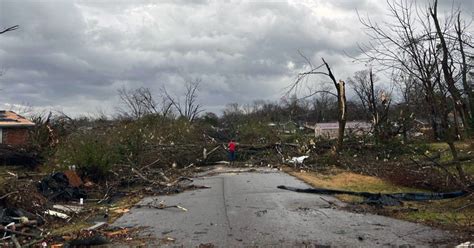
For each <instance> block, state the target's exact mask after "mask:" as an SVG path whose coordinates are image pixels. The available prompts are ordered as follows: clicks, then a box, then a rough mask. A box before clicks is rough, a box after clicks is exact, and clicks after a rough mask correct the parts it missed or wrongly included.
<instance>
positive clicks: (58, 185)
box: [38, 172, 87, 201]
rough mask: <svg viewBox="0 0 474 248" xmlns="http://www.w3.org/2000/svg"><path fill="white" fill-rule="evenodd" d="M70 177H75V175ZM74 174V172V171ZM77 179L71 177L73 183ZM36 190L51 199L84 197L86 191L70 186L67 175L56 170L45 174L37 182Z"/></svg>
mask: <svg viewBox="0 0 474 248" xmlns="http://www.w3.org/2000/svg"><path fill="white" fill-rule="evenodd" d="M68 174H70V177H72V178H75V177H76V176H77V175H75V176H73V175H71V173H68ZM74 174H75V173H74ZM76 180H77V179H73V184H76V183H77V181H76ZM38 190H39V191H40V192H41V193H42V194H43V195H44V196H45V197H47V198H48V199H49V200H51V201H59V200H64V201H70V200H78V199H80V198H86V197H87V193H86V192H85V191H84V190H82V189H80V188H78V187H75V186H72V184H71V181H69V177H68V176H67V175H66V174H65V173H62V172H56V173H53V174H51V175H48V176H46V177H45V178H43V179H42V180H41V182H40V183H39V184H38Z"/></svg>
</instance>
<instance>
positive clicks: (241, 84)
mask: <svg viewBox="0 0 474 248" xmlns="http://www.w3.org/2000/svg"><path fill="white" fill-rule="evenodd" d="M458 1H460V0H458ZM458 1H456V2H458ZM460 2H463V3H462V6H463V9H464V10H465V11H464V12H465V13H466V12H467V15H468V16H469V18H472V11H473V9H474V7H473V2H474V1H470V0H463V1H460ZM451 4H452V1H441V5H442V6H444V7H446V8H448V7H449V6H450V5H451ZM356 9H357V10H358V11H359V13H361V14H363V15H366V14H369V15H370V16H371V18H373V19H376V20H381V19H383V18H384V15H385V13H386V10H387V6H386V3H385V1H381V0H357V1H356V0H354V1H352V0H332V1H329V0H328V1H322V0H321V1H319V0H314V1H303V0H294V1H247V2H239V1H224V0H222V1H207V0H188V1H185V0H170V1H164V0H162V1H145V0H140V1H132V0H123V1H118V0H116V1H113V0H107V1H99V0H94V1H67V0H58V1H52V0H51V1H27V0H21V1H20V0H11V1H10V0H0V29H3V28H6V27H9V26H12V25H20V28H19V29H18V30H16V31H13V32H8V33H5V34H3V35H0V70H1V71H2V72H3V76H2V77H0V88H1V89H2V92H1V98H0V107H1V105H2V104H3V105H4V107H5V105H15V104H18V105H23V104H28V105H31V106H34V107H39V108H53V109H60V110H63V111H65V112H66V113H69V114H71V115H79V114H90V113H94V112H97V111H98V110H102V111H105V112H107V113H109V114H111V113H113V112H114V111H115V107H116V106H117V105H118V104H119V99H118V96H117V89H119V88H121V87H126V88H128V89H133V88H137V87H141V86H144V87H148V88H150V89H151V90H152V91H153V92H155V93H158V91H159V89H160V88H161V87H163V86H166V88H167V89H169V91H172V92H174V93H175V94H179V93H180V92H182V90H183V86H184V82H185V81H186V80H191V79H195V78H200V79H201V80H202V83H201V87H200V88H201V91H200V102H201V103H202V104H203V105H204V106H205V109H206V110H208V111H214V112H219V111H221V110H222V108H223V107H224V106H225V105H226V104H228V103H232V102H238V103H241V104H246V103H250V102H252V101H253V100H257V99H263V100H279V99H280V98H281V97H282V95H283V92H284V88H285V87H286V86H288V85H289V84H291V82H293V81H294V78H295V75H296V73H297V72H298V71H299V70H301V68H302V66H303V64H304V63H303V60H302V58H301V57H300V56H299V55H298V50H300V51H302V52H303V53H304V54H306V55H307V56H308V57H310V58H311V59H313V60H314V61H315V64H317V63H319V62H320V58H321V57H324V58H325V59H326V60H327V61H328V62H329V63H330V64H331V65H332V67H333V70H334V73H335V74H336V77H337V78H338V79H346V78H347V77H348V76H351V75H352V73H353V72H354V71H356V70H359V69H361V68H362V65H360V64H356V63H353V62H352V61H351V59H350V58H348V57H346V56H345V54H346V53H347V54H351V55H357V53H358V49H357V43H358V42H364V41H365V40H366V37H365V36H364V35H363V31H362V29H361V25H360V24H359V21H358V18H357V14H356ZM315 83H317V82H315Z"/></svg>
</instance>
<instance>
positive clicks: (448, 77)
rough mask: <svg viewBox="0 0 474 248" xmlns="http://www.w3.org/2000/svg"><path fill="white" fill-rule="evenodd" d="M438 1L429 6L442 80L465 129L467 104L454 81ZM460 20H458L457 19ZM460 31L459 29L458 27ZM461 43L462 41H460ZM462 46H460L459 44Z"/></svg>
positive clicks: (466, 124) (450, 56) (450, 57)
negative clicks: (438, 44)
mask: <svg viewBox="0 0 474 248" xmlns="http://www.w3.org/2000/svg"><path fill="white" fill-rule="evenodd" d="M437 5H438V1H437V0H435V1H434V4H433V6H431V7H430V8H429V11H430V15H431V17H432V18H433V22H434V24H435V27H436V33H437V36H438V37H437V38H438V39H439V42H440V46H441V50H442V55H443V56H442V60H441V68H442V70H443V75H444V81H445V83H446V84H447V88H448V91H449V93H450V95H451V97H452V98H453V100H454V106H455V108H456V111H458V113H459V114H460V117H461V120H462V122H463V126H464V128H465V129H466V130H468V129H469V123H468V112H469V111H468V109H467V105H466V104H465V102H464V100H463V98H462V96H461V92H460V90H459V89H458V88H457V86H456V81H455V80H454V75H453V73H454V71H453V70H454V69H453V63H454V62H453V60H452V54H451V52H450V49H448V44H447V41H446V38H445V35H446V33H445V31H444V30H442V29H441V26H440V23H439V20H438V12H437V7H438V6H437ZM458 18H459V15H458ZM459 22H460V21H459ZM459 31H460V29H459ZM461 45H462V42H461ZM461 47H462V46H461Z"/></svg>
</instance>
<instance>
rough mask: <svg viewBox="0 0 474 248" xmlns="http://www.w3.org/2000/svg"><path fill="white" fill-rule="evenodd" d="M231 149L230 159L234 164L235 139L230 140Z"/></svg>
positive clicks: (231, 163) (229, 146) (228, 146)
mask: <svg viewBox="0 0 474 248" xmlns="http://www.w3.org/2000/svg"><path fill="white" fill-rule="evenodd" d="M227 148H228V149H229V161H230V165H234V161H235V140H230V142H229V144H228V145H227Z"/></svg>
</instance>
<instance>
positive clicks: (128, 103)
mask: <svg viewBox="0 0 474 248" xmlns="http://www.w3.org/2000/svg"><path fill="white" fill-rule="evenodd" d="M118 94H119V97H120V99H121V101H122V103H123V104H124V105H125V109H122V110H120V112H122V114H123V115H124V116H130V117H132V118H134V119H139V118H142V117H143V116H145V115H149V114H160V115H162V116H164V117H167V116H168V115H169V114H170V112H171V107H172V103H171V102H169V101H168V100H167V99H166V98H162V101H161V104H159V103H157V102H156V101H155V99H154V98H153V95H152V93H151V90H150V89H149V88H144V87H140V88H137V89H134V90H127V89H125V88H121V89H119V90H118Z"/></svg>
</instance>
